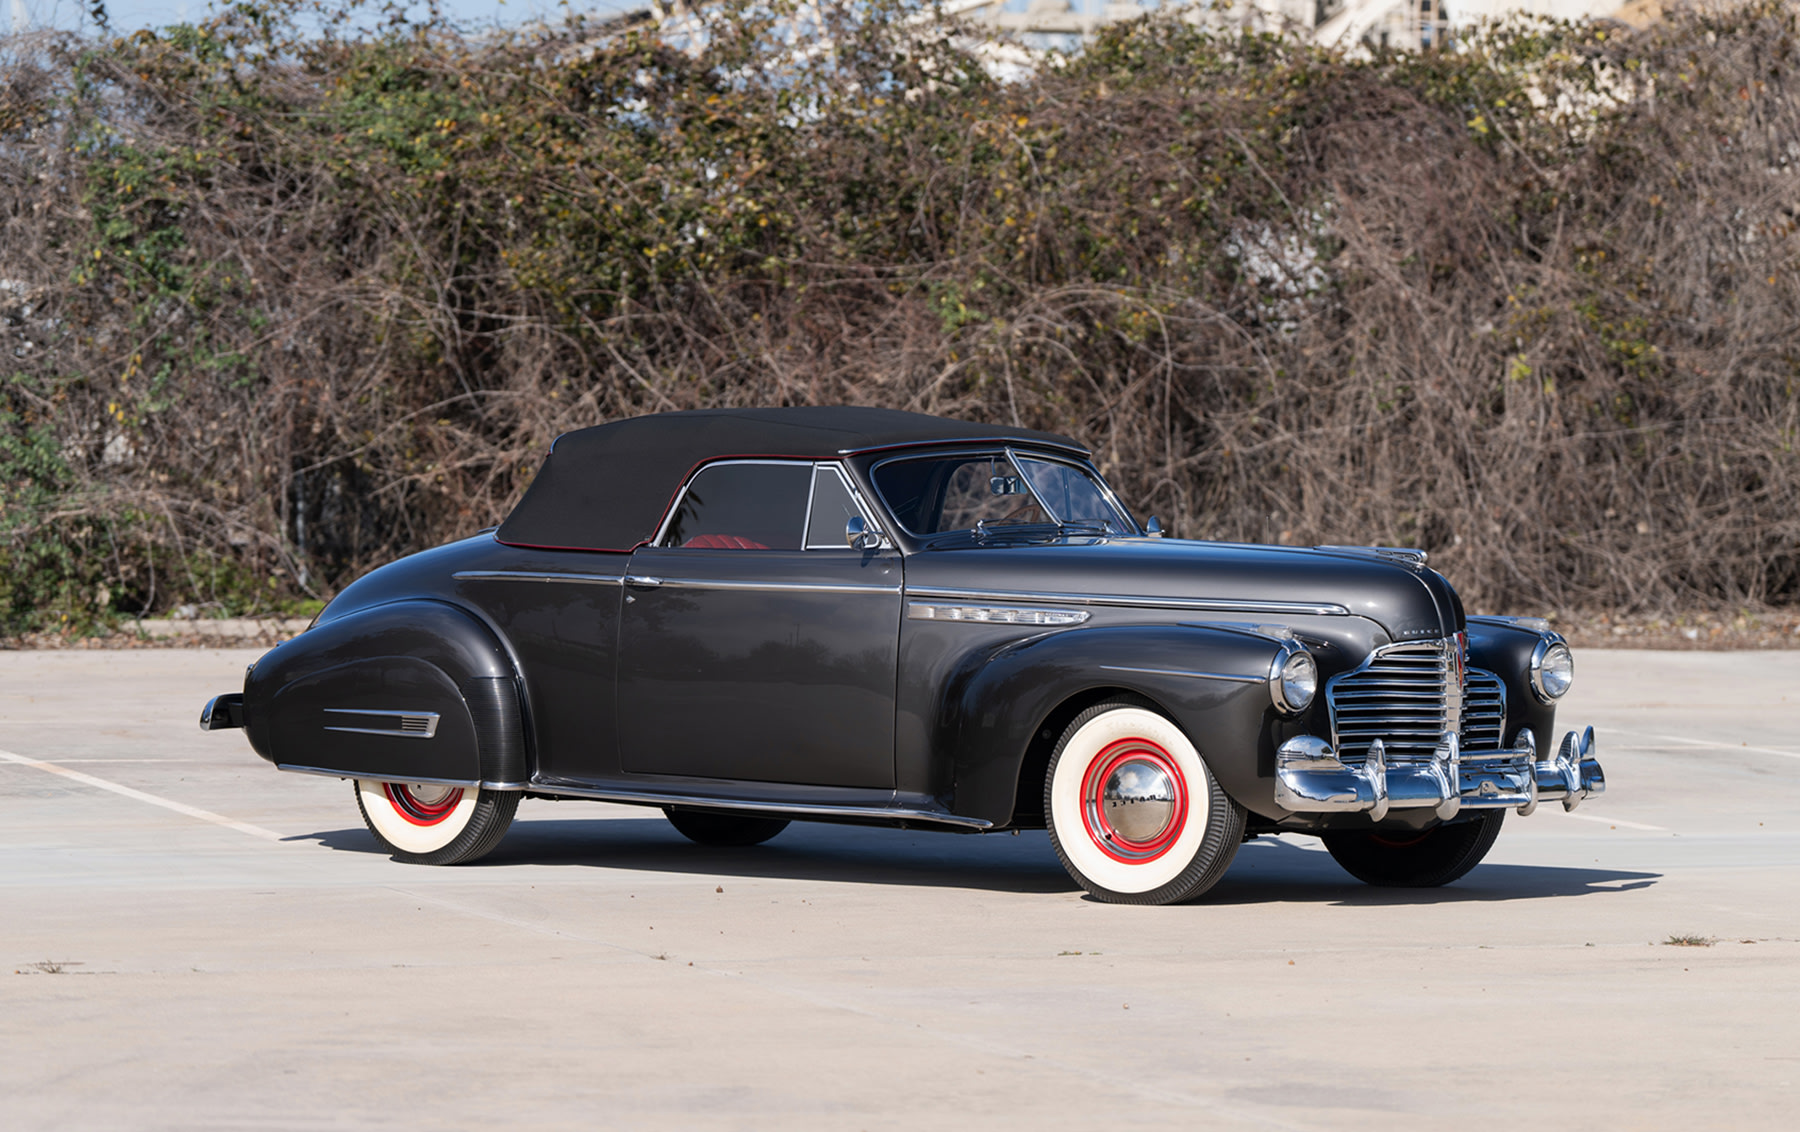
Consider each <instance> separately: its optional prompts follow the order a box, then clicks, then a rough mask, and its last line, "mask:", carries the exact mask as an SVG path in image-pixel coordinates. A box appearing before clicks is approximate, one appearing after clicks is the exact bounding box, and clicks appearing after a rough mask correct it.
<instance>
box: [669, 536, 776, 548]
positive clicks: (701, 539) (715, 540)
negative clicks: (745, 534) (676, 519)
mask: <svg viewBox="0 0 1800 1132" xmlns="http://www.w3.org/2000/svg"><path fill="white" fill-rule="evenodd" d="M681 545H682V546H691V547H694V548H695V549H698V550H767V549H769V548H768V547H766V546H764V545H763V544H762V543H760V542H752V541H750V540H749V539H747V538H739V537H738V536H736V535H695V536H694V537H693V538H691V539H688V540H687V541H686V542H684V543H682V544H681Z"/></svg>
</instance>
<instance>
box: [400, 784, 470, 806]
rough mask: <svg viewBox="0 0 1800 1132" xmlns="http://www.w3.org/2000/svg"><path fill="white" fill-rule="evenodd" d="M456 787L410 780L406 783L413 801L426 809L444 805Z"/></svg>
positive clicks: (407, 790)
mask: <svg viewBox="0 0 1800 1132" xmlns="http://www.w3.org/2000/svg"><path fill="white" fill-rule="evenodd" d="M456 789H457V787H454V786H440V785H437V784H435V783H424V782H410V783H407V785H406V792H407V793H408V794H411V795H412V799H413V801H415V802H417V803H418V804H419V805H421V806H423V807H425V808H426V809H435V808H436V807H438V806H442V805H443V804H444V803H445V802H446V801H448V800H449V798H450V795H451V793H452V792H453V791H455V790H456Z"/></svg>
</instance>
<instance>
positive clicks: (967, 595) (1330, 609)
mask: <svg viewBox="0 0 1800 1132" xmlns="http://www.w3.org/2000/svg"><path fill="white" fill-rule="evenodd" d="M906 594H907V596H908V597H937V598H953V599H955V600H959V601H1018V602H1034V601H1048V602H1056V603H1059V604H1065V605H1105V606H1124V607H1127V608H1130V607H1136V608H1139V609H1193V610H1202V611H1207V612H1222V613H1232V612H1245V613H1289V614H1298V615H1302V616H1315V617H1348V616H1350V610H1349V609H1348V608H1346V607H1344V606H1342V605H1333V604H1328V603H1324V602H1318V603H1314V602H1304V601H1254V600H1246V599H1241V598H1209V597H1152V596H1150V595H1148V594H1070V593H1045V592H1037V591H1029V590H1025V591H1002V590H958V589H947V588H943V587H939V586H908V587H907V588H906Z"/></svg>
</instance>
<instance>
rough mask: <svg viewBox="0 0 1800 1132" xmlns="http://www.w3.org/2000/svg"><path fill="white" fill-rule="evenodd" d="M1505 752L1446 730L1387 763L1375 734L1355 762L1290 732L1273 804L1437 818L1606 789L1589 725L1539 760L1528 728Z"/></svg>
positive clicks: (1573, 801)
mask: <svg viewBox="0 0 1800 1132" xmlns="http://www.w3.org/2000/svg"><path fill="white" fill-rule="evenodd" d="M1519 740H1520V745H1519V746H1518V747H1516V748H1514V749H1513V750H1510V751H1480V752H1477V753H1473V754H1466V753H1464V752H1462V751H1461V750H1460V749H1459V747H1458V744H1457V741H1456V736H1455V735H1454V734H1446V735H1445V736H1444V737H1443V740H1442V742H1440V743H1439V744H1438V746H1437V749H1436V750H1435V751H1433V752H1432V756H1431V758H1430V760H1429V761H1424V762H1407V763H1395V764H1393V765H1389V763H1388V760H1387V754H1386V752H1385V750H1384V749H1383V746H1382V743H1381V740H1379V739H1377V740H1375V741H1374V742H1373V743H1372V744H1370V746H1369V753H1368V756H1367V758H1365V759H1364V760H1363V762H1362V763H1361V764H1355V765H1346V764H1345V763H1343V762H1340V761H1339V760H1338V757H1337V754H1336V752H1334V751H1333V750H1332V749H1331V744H1329V743H1327V742H1326V741H1325V740H1323V739H1320V738H1318V737H1316V736H1312V735H1302V736H1299V737H1297V738H1293V739H1289V740H1288V741H1287V742H1285V743H1283V744H1282V745H1281V746H1280V747H1279V748H1277V750H1276V752H1275V803H1276V805H1278V806H1280V807H1282V808H1283V809H1285V810H1288V811H1289V812H1291V813H1300V814H1355V813H1366V814H1368V815H1369V819H1370V820H1371V821H1380V820H1381V819H1382V818H1384V817H1386V816H1387V815H1388V811H1390V810H1400V809H1431V810H1434V811H1435V812H1436V813H1437V816H1438V817H1439V818H1440V819H1445V820H1447V819H1449V818H1452V817H1455V816H1456V815H1457V814H1458V813H1459V812H1461V811H1463V810H1498V809H1505V808H1507V807H1516V808H1517V809H1518V811H1519V813H1521V814H1530V813H1531V812H1532V811H1533V810H1535V809H1537V806H1538V803H1539V802H1553V801H1560V802H1562V804H1563V809H1565V810H1573V809H1574V808H1575V807H1576V806H1578V805H1580V804H1581V801H1582V799H1584V798H1590V797H1592V796H1594V795H1595V794H1603V793H1605V792H1606V773H1605V772H1604V771H1602V770H1601V769H1600V761H1599V759H1598V758H1596V757H1595V754H1594V729H1593V728H1592V727H1589V728H1587V729H1586V730H1584V731H1582V732H1580V733H1577V732H1574V731H1570V732H1569V733H1568V734H1566V735H1564V736H1563V740H1562V743H1561V744H1560V745H1559V746H1558V748H1557V751H1556V756H1555V757H1554V758H1549V759H1539V758H1538V754H1537V745H1536V743H1535V742H1533V740H1532V737H1531V732H1530V731H1528V730H1527V731H1524V732H1522V733H1521V734H1520V736H1519Z"/></svg>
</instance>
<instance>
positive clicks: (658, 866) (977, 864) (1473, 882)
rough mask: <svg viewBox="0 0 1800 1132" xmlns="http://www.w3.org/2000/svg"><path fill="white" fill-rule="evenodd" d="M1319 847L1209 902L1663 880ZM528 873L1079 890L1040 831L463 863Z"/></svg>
mask: <svg viewBox="0 0 1800 1132" xmlns="http://www.w3.org/2000/svg"><path fill="white" fill-rule="evenodd" d="M294 840H307V841H317V842H318V843H320V844H321V845H323V846H325V847H326V848H328V849H335V850H339V851H341V852H348V853H371V854H379V853H381V852H382V850H381V849H380V847H379V846H377V845H376V843H375V838H374V837H373V836H371V835H370V834H369V832H368V831H367V830H366V829H363V828H361V827H357V828H353V829H336V830H328V831H322V832H319V833H315V834H311V835H309V836H307V837H304V838H296V839H294ZM1316 845H1317V843H1316V842H1313V843H1311V844H1310V845H1309V844H1307V843H1305V842H1302V841H1298V840H1290V839H1288V838H1277V837H1261V838H1257V839H1256V840H1254V841H1251V842H1248V843H1247V844H1245V845H1244V846H1243V848H1242V849H1241V850H1240V851H1239V852H1238V856H1237V860H1236V861H1235V862H1234V863H1233V864H1232V867H1231V871H1230V872H1229V873H1227V874H1226V876H1225V879H1224V880H1222V881H1220V882H1219V885H1218V887H1216V888H1214V889H1213V890H1212V891H1211V892H1210V893H1208V894H1207V895H1206V897H1205V898H1204V899H1203V901H1202V903H1206V904H1261V903H1272V902H1277V901H1279V902H1302V903H1305V902H1314V903H1336V904H1342V905H1385V904H1445V903H1463V902H1469V901H1492V900H1531V899H1540V898H1543V897H1550V896H1583V895H1588V894H1598V893H1606V892H1626V891H1630V890H1633V889H1638V888H1645V887H1648V886H1650V885H1652V884H1655V883H1656V882H1657V881H1658V880H1659V879H1661V874H1659V873H1651V872H1627V871H1622V870H1618V869H1604V868H1594V867H1577V866H1565V865H1517V864H1505V863H1499V862H1496V863H1492V864H1484V865H1480V866H1478V867H1477V868H1476V869H1475V870H1474V871H1473V872H1471V873H1469V875H1467V876H1465V877H1463V878H1462V879H1461V880H1459V881H1457V882H1455V883H1454V884H1451V885H1447V886H1445V887H1443V888H1426V889H1407V888H1372V887H1370V886H1368V885H1365V884H1361V883H1359V882H1358V881H1355V880H1353V879H1351V877H1350V876H1349V874H1347V873H1345V872H1344V870H1343V869H1342V868H1340V867H1339V866H1338V864H1337V862H1336V861H1334V860H1332V859H1331V857H1330V855H1329V854H1327V853H1325V852H1324V850H1323V849H1320V848H1317V847H1316ZM1504 847H1505V843H1504V841H1503V842H1502V843H1501V848H1502V849H1504ZM526 865H529V866H538V867H558V866H561V867H578V868H579V867H585V868H597V869H627V870H632V871H637V872H656V873H682V874H689V875H704V876H717V877H772V878H783V879H789V880H819V881H833V882H844V883H852V884H898V885H916V886H920V887H941V888H963V889H978V890H983V891H991V892H1019V893H1059V892H1074V891H1077V889H1076V886H1075V883H1074V882H1073V881H1072V880H1070V879H1069V876H1068V874H1067V873H1065V872H1064V871H1063V869H1062V866H1061V864H1060V863H1059V862H1058V861H1057V859H1056V853H1055V851H1054V850H1053V849H1052V848H1051V846H1050V839H1049V835H1048V834H1046V833H1044V832H1043V831H1041V830H1030V831H1026V832H1023V833H1021V834H1019V835H1018V836H1017V837H1012V836H1007V835H994V836H972V835H956V834H948V833H938V832H924V831H917V830H896V829H883V828H871V827H866V826H847V825H829V824H823V823H810V822H795V823H794V824H793V825H791V826H789V827H788V828H787V829H786V830H784V831H782V833H781V834H780V835H779V836H777V837H776V838H775V839H774V840H772V841H769V842H766V843H764V844H762V845H755V846H751V847H749V848H741V849H736V848H734V849H720V848H708V847H706V846H701V845H695V844H693V843H691V842H689V841H688V840H687V839H686V838H684V837H682V836H681V835H680V834H679V833H676V832H675V830H674V828H673V827H671V826H670V825H669V824H668V823H666V822H664V821H662V820H660V819H659V818H650V819H646V818H642V817H636V816H634V817H631V818H606V817H595V818H586V819H583V818H572V819H561V818H556V819H548V818H546V819H535V820H528V821H520V822H519V823H518V824H516V825H514V826H513V828H512V830H511V831H510V832H508V833H507V835H506V840H504V841H502V842H501V843H500V846H499V848H497V849H495V850H494V851H493V852H492V853H491V854H489V855H488V856H487V857H485V858H483V859H482V860H480V861H478V862H475V863H473V864H470V865H464V866H461V867H462V868H466V869H476V870H487V869H505V868H509V867H518V866H526Z"/></svg>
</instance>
